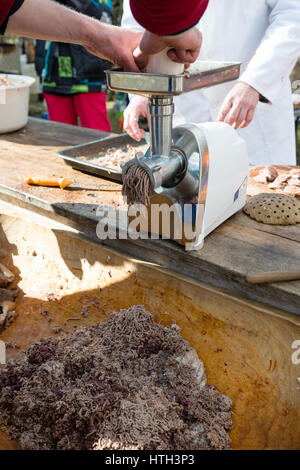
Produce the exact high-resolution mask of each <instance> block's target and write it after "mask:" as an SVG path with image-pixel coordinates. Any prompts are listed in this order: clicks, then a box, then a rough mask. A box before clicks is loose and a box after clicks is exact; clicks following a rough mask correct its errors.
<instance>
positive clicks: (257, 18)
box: [122, 0, 300, 165]
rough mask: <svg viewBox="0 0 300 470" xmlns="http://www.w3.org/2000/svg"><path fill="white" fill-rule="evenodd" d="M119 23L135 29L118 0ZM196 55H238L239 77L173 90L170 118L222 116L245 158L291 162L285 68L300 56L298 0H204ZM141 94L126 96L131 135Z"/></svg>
mask: <svg viewBox="0 0 300 470" xmlns="http://www.w3.org/2000/svg"><path fill="white" fill-rule="evenodd" d="M122 25H123V26H124V27H128V28H130V29H134V30H141V28H140V26H139V25H138V23H137V22H136V21H135V19H134V15H133V14H132V12H131V11H130V7H129V0H125V1H124V14H123V19H122ZM198 28H199V29H200V30H201V32H202V34H203V44H202V48H201V52H200V55H199V59H200V60H209V61H229V62H241V63H242V66H241V76H240V78H239V80H238V81H236V82H235V83H232V82H230V83H225V84H222V85H218V86H215V87H211V88H208V89H207V90H198V91H194V92H191V93H188V94H186V95H185V94H183V95H182V96H179V97H175V100H174V101H175V119H174V124H175V125H179V124H182V123H184V122H195V123H197V122H204V121H211V120H213V121H216V120H217V121H226V122H227V123H228V124H230V125H232V126H233V127H234V128H235V129H237V130H238V133H239V134H240V135H241V137H243V138H244V139H245V140H246V143H247V146H248V154H249V162H250V164H253V165H270V164H286V165H295V163H296V145H295V129H294V119H293V105H292V92H291V83H290V79H289V76H290V73H291V71H292V70H293V67H294V65H295V63H296V60H297V58H298V57H299V55H300V0H255V1H254V0H253V1H249V0H210V2H209V5H208V7H207V10H206V12H205V14H204V15H203V17H202V19H201V20H200V22H199V24H198ZM146 106H147V100H146V99H144V98H143V97H140V96H134V98H133V99H132V100H131V102H130V105H129V107H128V108H127V110H125V113H124V128H125V130H127V132H128V133H129V134H130V135H131V136H132V137H133V138H136V139H137V140H139V139H140V138H141V137H142V136H143V131H141V130H140V129H139V128H138V124H137V123H138V117H139V115H143V116H145V115H146V114H147V107H146Z"/></svg>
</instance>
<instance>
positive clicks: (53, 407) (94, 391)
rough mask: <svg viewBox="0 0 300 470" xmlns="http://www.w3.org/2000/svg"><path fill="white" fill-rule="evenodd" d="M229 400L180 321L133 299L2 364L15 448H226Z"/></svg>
mask: <svg viewBox="0 0 300 470" xmlns="http://www.w3.org/2000/svg"><path fill="white" fill-rule="evenodd" d="M231 408H232V400H231V399H230V398H228V397H226V396H224V395H222V394H221V393H219V392H218V391H217V389H216V388H215V387H214V386H212V385H207V384H206V376H205V370H204V366H203V363H202V362H201V361H200V360H199V358H198V356H197V353H196V351H195V350H194V349H192V348H191V347H190V346H189V344H188V343H187V342H186V341H185V340H184V339H183V338H182V337H181V336H180V329H179V327H178V326H177V325H176V324H174V325H172V326H170V327H165V326H162V325H161V324H157V323H156V322H155V321H154V318H153V316H152V315H151V314H150V313H149V312H147V311H146V310H145V308H144V307H143V306H140V305H137V306H134V307H131V308H129V309H124V310H121V311H120V312H118V313H113V314H112V315H111V316H110V317H109V318H108V319H107V320H106V321H105V322H101V323H98V324H97V325H95V326H92V327H91V328H84V327H79V328H77V329H76V330H75V331H74V332H73V333H72V335H71V336H69V337H67V338H63V339H60V340H58V339H53V338H47V339H43V340H41V341H39V342H38V343H36V344H35V345H34V346H32V347H30V348H29V349H27V350H26V351H25V353H24V355H23V356H22V357H21V358H20V359H17V360H10V361H9V362H8V363H7V364H6V365H1V366H0V424H6V425H8V426H9V433H10V436H11V438H13V439H18V440H19V448H20V449H33V450H55V449H78V450H81V449H83V450H85V449H90V450H92V449H95V450H102V449H120V450H122V449H124V450H132V449H137V450H138V449H146V450H147V449H148V450H149V449H150V450H156V449H159V450H172V449H174V450H179V449H183V450H194V449H228V448H230V442H231V441H230V437H229V430H230V429H231V425H232V423H231V414H232V413H231Z"/></svg>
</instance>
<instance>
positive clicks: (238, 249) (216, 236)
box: [0, 119, 300, 315]
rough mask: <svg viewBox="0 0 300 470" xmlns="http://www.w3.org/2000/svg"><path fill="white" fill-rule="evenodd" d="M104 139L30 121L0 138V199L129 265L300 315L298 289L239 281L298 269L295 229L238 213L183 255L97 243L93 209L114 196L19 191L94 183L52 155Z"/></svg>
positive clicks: (175, 248)
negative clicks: (63, 182)
mask: <svg viewBox="0 0 300 470" xmlns="http://www.w3.org/2000/svg"><path fill="white" fill-rule="evenodd" d="M104 135H106V134H104V133H100V132H98V131H93V130H90V129H81V128H77V127H73V126H68V125H63V124H57V123H51V122H47V121H42V120H39V119H30V120H29V123H28V126H27V127H26V128H25V129H23V130H20V131H18V132H15V133H11V134H6V135H2V136H1V142H0V169H1V171H0V199H1V200H2V201H5V202H7V203H10V204H13V205H14V206H18V207H20V208H24V209H27V210H28V209H29V210H30V211H32V212H34V213H37V214H40V215H44V216H45V215H46V216H47V217H49V218H51V219H54V220H56V221H58V222H63V223H64V224H65V225H68V226H71V227H73V228H75V229H77V230H78V231H79V232H80V233H82V234H83V235H84V236H86V237H88V238H90V239H92V240H94V241H97V242H98V243H99V244H103V243H104V244H107V245H109V246H110V247H112V248H115V249H117V250H119V251H121V252H123V253H126V254H129V255H131V256H134V257H135V258H141V259H143V260H147V261H150V262H153V263H156V264H158V265H160V266H163V267H166V268H169V269H171V270H173V271H176V272H178V273H180V274H183V275H187V276H189V277H192V278H194V279H197V280H199V281H204V282H206V283H208V284H211V285H213V286H217V287H221V288H223V289H224V290H226V291H229V292H231V293H234V294H240V295H242V296H244V297H246V298H250V299H252V300H256V301H259V302H262V303H263V304H266V305H270V306H274V307H277V308H280V309H283V310H285V311H287V312H291V313H294V314H297V315H300V281H290V282H285V283H283V282H281V283H274V284H266V285H257V286H253V285H250V284H248V283H247V282H246V280H245V276H246V274H247V273H248V272H250V271H256V272H260V271H271V270H293V269H294V270H296V269H299V267H300V228H299V225H294V226H289V227H285V226H271V225H270V226H268V225H263V224H261V223H257V222H255V221H253V220H251V219H250V218H249V217H248V216H246V215H245V214H243V213H242V212H240V213H238V214H236V215H235V216H233V217H231V218H230V219H229V220H227V221H226V222H225V223H224V224H222V225H221V226H220V227H218V228H217V229H216V230H215V231H214V232H213V233H212V234H210V235H209V236H208V237H207V238H206V239H205V243H204V248H203V249H202V250H200V251H198V252H185V251H184V249H183V248H182V247H181V246H179V245H177V244H176V243H175V242H172V241H166V240H130V239H129V240H110V239H109V240H105V241H100V240H99V239H98V238H97V236H96V226H97V223H98V218H97V215H96V210H97V207H98V206H99V205H102V204H107V203H110V204H114V205H117V203H118V198H119V197H120V192H101V191H97V190H88V191H87V190H75V189H73V190H72V189H69V190H61V189H57V188H44V187H34V186H28V185H25V184H24V183H23V178H24V176H26V175H31V176H32V175H34V174H39V175H56V176H66V177H71V178H72V179H76V180H77V181H78V182H83V183H88V182H92V183H95V182H99V178H96V177H92V176H87V175H85V174H82V173H80V172H79V171H75V170H72V169H71V168H70V167H68V166H66V165H65V163H64V162H63V161H62V160H61V159H60V158H59V157H58V156H57V155H56V152H57V150H58V149H62V148H64V147H69V146H72V145H75V144H80V143H85V142H89V141H92V140H96V139H98V138H101V137H102V136H104ZM101 181H102V180H100V182H101Z"/></svg>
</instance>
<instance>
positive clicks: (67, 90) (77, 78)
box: [35, 0, 113, 132]
mask: <svg viewBox="0 0 300 470" xmlns="http://www.w3.org/2000/svg"><path fill="white" fill-rule="evenodd" d="M56 1H57V2H58V3H63V4H64V5H65V6H68V7H73V8H75V7H76V9H77V10H78V11H80V12H81V13H84V14H86V15H87V16H91V17H93V18H97V19H98V20H100V21H101V22H104V23H107V24H112V20H113V16H112V4H111V1H110V0H98V1H97V2H95V1H94V0H56ZM35 66H36V71H37V74H38V75H39V76H40V77H41V83H42V87H43V95H44V98H45V101H46V103H47V108H48V113H49V118H50V120H51V121H56V122H62V123H65V124H72V125H77V119H78V118H79V119H80V122H81V125H82V127H88V128H90V129H97V130H100V131H106V132H110V131H111V127H110V123H109V119H108V116H107V109H106V95H105V90H106V78H105V70H107V69H108V68H109V67H110V63H109V62H107V61H105V60H103V59H100V58H98V57H96V56H94V55H93V54H90V53H89V52H88V51H87V50H86V49H85V48H84V47H82V46H79V45H76V44H68V43H61V42H53V41H41V40H38V41H37V44H36V60H35Z"/></svg>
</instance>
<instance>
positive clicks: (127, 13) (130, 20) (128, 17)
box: [121, 0, 300, 31]
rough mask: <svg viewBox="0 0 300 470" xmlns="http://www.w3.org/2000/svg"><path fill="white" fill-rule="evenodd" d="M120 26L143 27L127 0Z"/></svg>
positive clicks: (137, 29) (124, 2)
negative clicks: (135, 17)
mask: <svg viewBox="0 0 300 470" xmlns="http://www.w3.org/2000/svg"><path fill="white" fill-rule="evenodd" d="M299 1H300V0H299ZM121 26H123V28H127V29H133V30H134V31H144V28H143V27H142V26H141V25H140V24H139V23H138V22H137V21H136V20H135V19H134V16H133V14H132V13H131V9H130V5H129V0H124V1H123V15H122V20H121Z"/></svg>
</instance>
